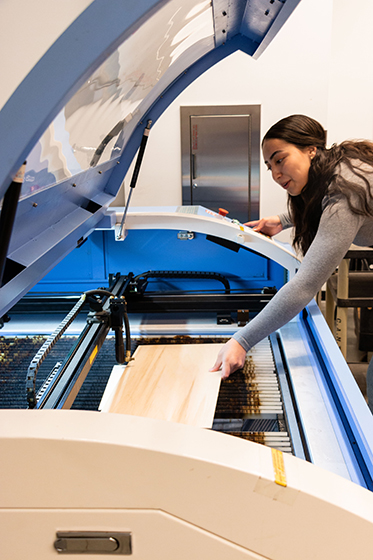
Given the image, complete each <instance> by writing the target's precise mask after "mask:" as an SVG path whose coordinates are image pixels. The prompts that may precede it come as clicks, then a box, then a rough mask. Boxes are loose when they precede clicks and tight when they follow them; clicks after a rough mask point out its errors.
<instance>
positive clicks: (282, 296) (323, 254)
mask: <svg viewBox="0 0 373 560" xmlns="http://www.w3.org/2000/svg"><path fill="white" fill-rule="evenodd" d="M262 152H263V157H264V161H265V164H266V165H267V168H268V170H269V171H271V173H272V177H273V179H274V181H275V182H276V183H278V184H279V185H280V186H281V188H283V189H285V190H286V192H287V193H288V214H283V215H280V216H270V217H268V218H262V219H261V220H258V221H255V222H249V223H248V224H247V225H249V226H253V229H254V231H258V232H262V233H264V234H267V235H271V236H272V235H275V234H277V233H279V232H280V231H282V230H283V229H285V228H288V227H291V226H294V240H293V245H294V247H295V249H298V250H300V252H301V253H302V254H303V256H304V258H303V261H302V264H301V266H300V268H299V271H298V272H297V274H296V275H295V276H294V278H292V280H291V281H290V282H288V283H287V284H285V285H284V286H283V287H282V288H281V290H279V291H278V293H277V294H276V295H275V296H274V297H273V298H272V300H271V301H270V302H269V303H268V304H267V305H266V307H265V308H264V309H263V310H262V311H261V312H260V313H259V314H258V315H257V316H256V317H255V318H254V319H253V320H252V321H250V323H248V324H247V325H246V326H245V327H243V328H242V329H241V330H240V331H238V332H237V333H236V334H235V335H234V336H233V338H231V339H230V340H229V341H228V342H227V343H226V344H225V345H224V347H223V348H222V350H221V351H220V352H219V355H218V357H217V360H216V362H215V364H214V366H213V367H212V368H211V371H217V370H219V369H220V368H221V369H222V377H223V378H226V377H228V376H229V375H230V374H231V373H232V372H234V371H235V370H237V369H239V368H240V367H242V366H243V364H244V362H245V356H246V352H247V351H248V350H249V349H250V348H251V347H252V346H254V345H255V344H257V343H258V342H259V341H260V340H262V339H263V338H265V337H266V336H268V335H269V334H271V333H272V332H274V331H275V330H277V329H279V328H280V327H282V326H283V325H285V324H286V323H287V322H288V321H290V319H292V318H293V317H295V315H297V314H298V313H299V312H300V311H301V310H302V309H303V308H304V307H305V306H306V305H307V304H308V303H309V302H310V301H311V299H312V298H313V297H314V296H315V295H316V294H317V292H318V291H319V290H320V289H321V287H322V286H323V284H324V283H325V282H326V281H327V279H328V278H329V277H330V275H331V274H332V273H333V271H334V270H335V268H336V267H337V266H338V264H339V263H340V261H341V260H342V259H343V257H344V255H345V254H346V252H347V250H348V249H349V247H350V245H351V243H355V244H356V245H361V246H370V245H373V200H372V194H373V144H372V143H371V142H368V141H361V142H358V141H356V142H352V141H346V142H343V143H342V144H339V145H333V146H332V147H331V148H329V149H328V148H326V133H325V130H324V129H323V127H322V126H321V125H320V124H319V123H318V122H317V121H315V120H314V119H311V118H309V117H306V116H304V115H292V116H290V117H286V118H284V119H282V120H280V121H279V122H278V123H276V124H275V125H273V126H272V127H271V128H270V129H269V131H268V132H267V134H266V135H265V136H264V138H263V141H262Z"/></svg>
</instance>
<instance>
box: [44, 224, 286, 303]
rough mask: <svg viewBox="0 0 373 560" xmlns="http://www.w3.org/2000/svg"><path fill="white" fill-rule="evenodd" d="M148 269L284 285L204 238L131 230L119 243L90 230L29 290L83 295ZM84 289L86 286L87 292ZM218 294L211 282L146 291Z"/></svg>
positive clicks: (160, 284) (251, 260)
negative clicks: (115, 277) (116, 278)
mask: <svg viewBox="0 0 373 560" xmlns="http://www.w3.org/2000/svg"><path fill="white" fill-rule="evenodd" d="M148 270H186V271H207V272H218V273H220V274H223V275H224V276H226V277H227V278H228V280H229V281H230V284H231V289H232V290H240V291H246V290H260V289H261V288H263V286H276V287H277V289H279V288H280V287H281V286H282V285H283V282H284V269H283V267H281V266H280V265H278V264H276V263H274V262H272V261H269V260H267V259H266V258H264V257H262V256H260V255H257V254H254V253H251V252H249V251H247V250H244V249H240V250H239V251H238V252H237V253H236V252H234V251H232V250H230V249H227V248H225V247H221V246H220V245H217V244H216V243H213V242H211V241H208V240H207V239H206V236H205V235H203V234H195V238H194V239H193V240H180V239H178V238H177V232H176V231H174V230H172V231H168V230H166V231H164V230H157V231H148V230H137V231H136V230H132V231H130V232H129V233H128V236H127V238H126V239H125V241H123V242H118V241H115V237H114V232H113V231H95V232H93V233H92V235H91V236H90V237H89V238H88V240H87V241H86V243H85V244H84V245H83V246H81V247H80V248H78V249H75V250H74V251H73V252H72V253H70V254H69V255H68V256H67V257H66V258H65V259H64V260H63V261H62V262H61V263H60V264H59V265H57V266H56V267H55V268H54V269H53V270H52V271H51V272H50V273H49V274H48V275H47V276H45V278H44V279H43V280H42V281H41V282H39V284H37V285H36V286H35V288H34V289H33V291H38V292H40V291H42V292H45V291H78V292H80V291H84V290H85V289H89V288H90V287H92V286H93V285H94V287H98V286H102V285H107V283H108V275H109V273H113V274H115V273H117V272H120V273H121V274H128V273H129V272H133V273H134V274H135V275H137V274H141V273H143V272H146V271H148ZM87 286H88V287H87ZM178 288H179V289H192V290H200V289H208V290H219V291H221V290H222V285H221V284H220V283H219V282H216V281H210V280H208V281H207V280H202V281H198V282H197V281H195V280H193V281H192V280H174V279H172V280H170V279H168V280H167V282H166V281H161V280H158V281H157V280H150V281H149V288H148V289H149V290H152V289H157V290H163V291H166V290H170V289H178Z"/></svg>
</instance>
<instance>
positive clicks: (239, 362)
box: [210, 338, 246, 379]
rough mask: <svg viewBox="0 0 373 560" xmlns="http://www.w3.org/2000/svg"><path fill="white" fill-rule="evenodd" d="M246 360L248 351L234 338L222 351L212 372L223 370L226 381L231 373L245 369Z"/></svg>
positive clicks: (222, 373) (222, 374) (222, 375)
mask: <svg viewBox="0 0 373 560" xmlns="http://www.w3.org/2000/svg"><path fill="white" fill-rule="evenodd" d="M245 358H246V350H245V349H244V348H242V346H241V344H239V343H238V342H237V341H236V340H235V339H234V338H231V339H230V340H228V342H226V343H225V344H224V346H223V348H222V349H221V350H220V352H219V354H218V357H217V358H216V362H215V364H214V365H213V367H212V368H211V369H210V371H218V370H219V369H220V368H221V377H222V379H226V378H227V377H229V376H230V374H231V373H233V372H235V371H236V370H237V369H240V368H242V367H243V365H244V363H245Z"/></svg>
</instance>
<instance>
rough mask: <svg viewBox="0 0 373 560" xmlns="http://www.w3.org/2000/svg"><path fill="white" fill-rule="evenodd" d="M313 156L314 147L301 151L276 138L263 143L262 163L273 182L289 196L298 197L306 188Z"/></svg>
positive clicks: (314, 152)
mask: <svg viewBox="0 0 373 560" xmlns="http://www.w3.org/2000/svg"><path fill="white" fill-rule="evenodd" d="M315 154H316V148H315V147H314V146H310V147H307V148H304V149H302V150H301V149H299V148H298V147H297V146H295V145H294V144H289V143H288V142H285V140H280V139H277V138H274V139H270V140H265V141H264V143H263V157H264V163H265V164H266V165H267V168H268V169H269V170H270V171H271V172H272V177H273V180H274V181H276V183H278V184H279V185H280V186H281V187H282V188H283V189H285V190H286V192H287V193H288V194H290V195H291V196H298V195H299V194H300V193H301V192H302V190H303V188H304V187H305V186H306V184H307V181H308V172H309V169H310V167H311V161H312V158H313V157H314V155H315Z"/></svg>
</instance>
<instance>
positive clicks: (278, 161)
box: [276, 158, 284, 163]
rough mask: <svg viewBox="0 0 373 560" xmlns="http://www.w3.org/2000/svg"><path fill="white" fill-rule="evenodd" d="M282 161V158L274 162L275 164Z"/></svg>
mask: <svg viewBox="0 0 373 560" xmlns="http://www.w3.org/2000/svg"><path fill="white" fill-rule="evenodd" d="M283 160H284V158H281V159H278V160H277V161H276V163H282V162H283Z"/></svg>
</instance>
